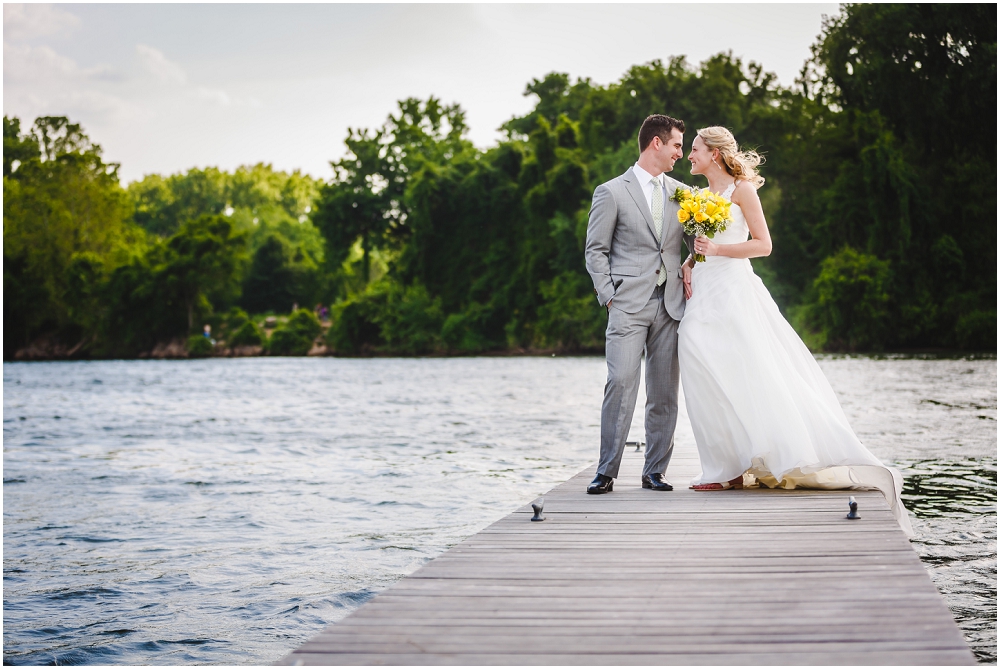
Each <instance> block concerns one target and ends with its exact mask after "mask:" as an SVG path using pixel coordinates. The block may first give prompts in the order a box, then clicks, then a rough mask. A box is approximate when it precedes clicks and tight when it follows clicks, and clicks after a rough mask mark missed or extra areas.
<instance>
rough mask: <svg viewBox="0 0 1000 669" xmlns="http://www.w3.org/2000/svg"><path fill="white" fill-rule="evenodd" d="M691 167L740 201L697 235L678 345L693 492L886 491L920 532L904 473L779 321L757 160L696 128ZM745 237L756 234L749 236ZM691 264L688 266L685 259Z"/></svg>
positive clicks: (903, 520)
mask: <svg viewBox="0 0 1000 669" xmlns="http://www.w3.org/2000/svg"><path fill="white" fill-rule="evenodd" d="M688 158H689V160H690V161H691V173H692V174H700V175H703V176H704V177H706V178H707V179H708V183H709V186H708V187H709V188H710V189H711V190H712V191H713V192H715V193H717V194H720V195H722V196H723V197H725V198H727V199H729V200H730V201H731V202H732V207H731V213H732V219H733V220H732V221H731V222H730V223H729V225H728V227H727V228H726V230H725V231H724V232H722V233H719V234H717V235H716V236H715V238H714V239H707V238H705V237H699V238H698V239H696V240H695V252H697V253H700V254H702V255H704V256H706V260H705V261H704V262H699V263H695V266H694V270H693V272H692V273H691V275H690V276H691V279H690V283H686V285H685V294H686V296H687V297H688V302H687V306H686V309H685V312H684V318H683V319H682V321H681V325H680V330H679V334H678V337H679V341H678V356H679V359H680V370H681V383H682V385H683V388H684V396H685V399H686V402H687V410H688V416H689V417H690V419H691V427H692V428H693V430H694V436H695V441H696V442H697V444H698V454H699V456H700V459H701V467H702V474H701V477H700V479H697V480H695V482H694V485H692V488H693V489H695V490H726V489H730V488H740V487H742V486H743V480H744V474H747V475H750V476H752V477H755V478H756V480H757V481H758V482H760V483H762V484H764V485H767V486H769V487H782V488H796V487H802V488H821V489H847V488H866V487H867V488H878V489H879V490H881V491H882V493H883V494H884V495H885V497H886V500H887V501H888V502H889V506H890V508H891V509H892V511H893V515H894V516H895V517H896V519H897V520H898V521H899V523H900V525H901V526H902V527H903V529H904V530H905V531H906V532H907V534H911V535H912V530H911V529H910V523H909V519H908V517H907V514H906V509H904V508H903V505H902V503H901V502H900V499H899V495H900V492H901V489H902V477H901V476H900V475H899V473H898V472H896V471H895V470H892V469H889V468H887V467H885V466H884V465H883V464H882V463H881V462H880V461H879V460H878V458H876V457H875V456H874V455H872V454H871V452H869V451H868V449H867V448H865V446H864V445H863V444H862V443H861V442H860V441H859V440H858V438H857V436H856V435H855V434H854V431H853V430H852V429H851V426H850V424H849V423H848V421H847V416H846V415H845V414H844V410H843V409H842V408H841V406H840V402H839V401H837V397H836V395H835V394H834V392H833V389H832V388H831V387H830V383H829V382H828V381H827V379H826V377H825V376H824V375H823V372H822V371H821V370H820V368H819V365H818V364H817V363H816V360H815V359H814V358H813V356H812V354H811V353H810V352H809V350H808V349H807V348H806V346H805V344H803V343H802V340H801V339H799V337H798V335H797V334H796V333H795V331H794V330H793V329H792V327H791V326H790V325H789V324H788V322H787V321H786V320H785V319H784V318H783V317H782V316H781V313H780V312H779V311H778V307H777V305H776V304H775V303H774V300H772V299H771V295H770V293H768V292H767V289H766V288H765V287H764V284H763V283H762V282H761V280H760V278H758V277H757V275H756V274H754V271H753V268H752V267H751V266H750V260H749V258H757V257H761V256H766V255H768V254H770V252H771V237H770V235H769V234H768V230H767V223H766V221H765V219H764V212H763V210H762V208H761V204H760V199H759V198H758V197H757V188H760V186H761V185H762V184H763V182H764V179H763V178H762V177H760V175H759V174H758V173H757V166H758V165H759V164H760V162H761V159H760V157H759V156H757V154H756V153H753V152H741V151H740V150H739V147H738V145H737V143H736V139H735V138H734V137H733V135H732V133H730V132H729V131H728V130H726V129H725V128H721V127H712V128H705V129H704V130H699V131H698V136H697V137H696V138H695V140H694V144H693V146H692V149H691V154H690V156H689V157H688ZM748 236H749V237H750V239H748ZM689 262H690V261H689Z"/></svg>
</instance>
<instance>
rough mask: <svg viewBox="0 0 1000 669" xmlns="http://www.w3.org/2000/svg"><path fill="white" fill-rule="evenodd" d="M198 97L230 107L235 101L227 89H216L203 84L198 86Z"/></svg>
mask: <svg viewBox="0 0 1000 669" xmlns="http://www.w3.org/2000/svg"><path fill="white" fill-rule="evenodd" d="M198 97H199V98H201V99H202V100H208V101H210V102H215V103H217V104H220V105H222V106H223V107H228V106H229V105H230V104H232V102H233V100H232V98H230V97H229V94H228V93H226V92H225V91H215V90H211V89H209V88H204V87H201V86H199V87H198Z"/></svg>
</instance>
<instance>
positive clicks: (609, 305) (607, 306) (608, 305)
mask: <svg viewBox="0 0 1000 669" xmlns="http://www.w3.org/2000/svg"><path fill="white" fill-rule="evenodd" d="M612 302H614V300H608V303H607V304H605V305H604V306H605V308H606V309H607V310H608V313H611V303H612Z"/></svg>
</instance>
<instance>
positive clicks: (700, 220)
mask: <svg viewBox="0 0 1000 669" xmlns="http://www.w3.org/2000/svg"><path fill="white" fill-rule="evenodd" d="M706 218H708V216H706V215H705V214H704V212H701V211H698V212H695V214H694V220H695V221H697V222H698V223H704V222H705V219H706Z"/></svg>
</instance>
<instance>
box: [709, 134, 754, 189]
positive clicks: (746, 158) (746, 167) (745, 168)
mask: <svg viewBox="0 0 1000 669" xmlns="http://www.w3.org/2000/svg"><path fill="white" fill-rule="evenodd" d="M698 136H699V137H701V141H703V142H705V146H707V147H708V148H709V150H712V149H718V150H719V157H720V158H722V160H723V161H724V164H723V165H719V167H723V168H724V169H725V170H726V172H728V173H729V174H730V175H731V176H733V177H736V180H737V181H739V180H744V181H749V182H750V183H751V184H752V185H753V187H754V188H760V187H761V186H763V185H764V177H762V176H761V175H760V174H759V173H758V172H757V166H758V165H760V164H761V163H763V162H764V158H763V157H762V156H760V155H759V154H758V153H757V152H756V151H740V146H739V144H737V143H736V138H735V137H733V133H731V132H729V131H728V130H726V129H725V128H723V127H722V126H718V125H713V126H712V127H710V128H702V129H701V130H699V131H698Z"/></svg>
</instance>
